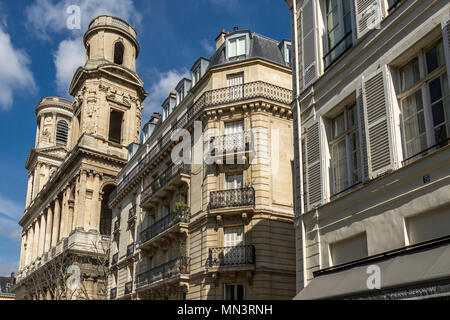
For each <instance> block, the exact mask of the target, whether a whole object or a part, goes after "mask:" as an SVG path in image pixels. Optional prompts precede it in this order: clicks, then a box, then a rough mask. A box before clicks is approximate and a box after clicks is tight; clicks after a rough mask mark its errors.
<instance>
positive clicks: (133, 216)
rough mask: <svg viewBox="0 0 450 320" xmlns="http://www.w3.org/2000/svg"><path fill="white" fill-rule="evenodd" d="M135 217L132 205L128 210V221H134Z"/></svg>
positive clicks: (134, 209) (134, 208) (134, 207)
mask: <svg viewBox="0 0 450 320" xmlns="http://www.w3.org/2000/svg"><path fill="white" fill-rule="evenodd" d="M135 218H136V205H134V206H133V207H132V208H131V209H130V211H128V222H132V221H134V220H135Z"/></svg>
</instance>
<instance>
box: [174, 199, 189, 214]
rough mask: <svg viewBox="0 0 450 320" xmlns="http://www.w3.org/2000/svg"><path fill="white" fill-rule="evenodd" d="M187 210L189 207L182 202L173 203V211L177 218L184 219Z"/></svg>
mask: <svg viewBox="0 0 450 320" xmlns="http://www.w3.org/2000/svg"><path fill="white" fill-rule="evenodd" d="M188 210H189V207H188V206H187V204H186V203H184V202H181V201H180V202H177V203H175V209H174V212H175V214H176V216H177V217H179V218H186V215H187V211H188Z"/></svg>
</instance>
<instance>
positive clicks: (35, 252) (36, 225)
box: [31, 217, 39, 261]
mask: <svg viewBox="0 0 450 320" xmlns="http://www.w3.org/2000/svg"><path fill="white" fill-rule="evenodd" d="M33 234H34V237H33V238H34V240H33V259H31V261H35V260H36V259H37V257H38V248H39V217H38V218H36V220H35V221H34V233H33Z"/></svg>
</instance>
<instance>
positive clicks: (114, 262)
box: [111, 252, 119, 266]
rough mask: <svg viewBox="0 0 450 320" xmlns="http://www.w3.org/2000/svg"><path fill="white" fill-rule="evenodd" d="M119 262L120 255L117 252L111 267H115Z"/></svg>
mask: <svg viewBox="0 0 450 320" xmlns="http://www.w3.org/2000/svg"><path fill="white" fill-rule="evenodd" d="M117 262H119V253H118V252H117V253H116V254H114V255H113V256H112V260H111V266H115V265H116V264H117Z"/></svg>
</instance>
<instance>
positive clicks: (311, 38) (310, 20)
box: [300, 0, 318, 89]
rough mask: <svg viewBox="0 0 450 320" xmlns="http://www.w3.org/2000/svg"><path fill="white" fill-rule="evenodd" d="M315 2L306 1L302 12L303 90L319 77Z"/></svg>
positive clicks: (312, 0) (311, 0)
mask: <svg viewBox="0 0 450 320" xmlns="http://www.w3.org/2000/svg"><path fill="white" fill-rule="evenodd" d="M315 17H316V10H315V1H314V0H306V1H305V3H304V4H303V6H302V8H301V11H300V24H301V34H302V75H303V89H305V88H307V87H308V86H309V85H311V84H312V83H313V82H314V81H315V80H316V79H317V76H318V58H317V39H316V37H317V32H316V18H315Z"/></svg>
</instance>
